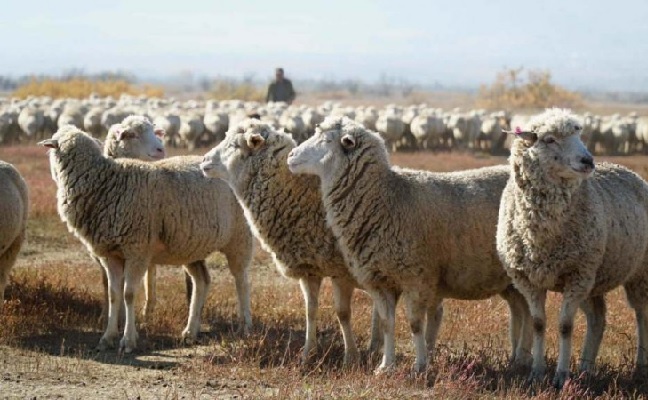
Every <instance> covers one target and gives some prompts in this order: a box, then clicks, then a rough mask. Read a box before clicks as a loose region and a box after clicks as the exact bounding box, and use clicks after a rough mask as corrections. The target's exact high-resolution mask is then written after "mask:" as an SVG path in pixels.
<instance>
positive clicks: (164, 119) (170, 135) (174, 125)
mask: <svg viewBox="0 0 648 400" xmlns="http://www.w3.org/2000/svg"><path fill="white" fill-rule="evenodd" d="M153 124H154V125H155V126H156V127H157V128H160V129H162V130H163V131H164V144H165V145H167V146H168V145H172V146H174V147H175V146H176V145H177V144H176V141H177V139H178V132H179V131H180V117H179V116H178V115H176V114H175V113H173V112H171V111H167V112H165V113H162V114H161V115H158V116H156V117H155V118H154V119H153Z"/></svg>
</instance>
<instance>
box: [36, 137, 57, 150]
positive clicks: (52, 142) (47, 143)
mask: <svg viewBox="0 0 648 400" xmlns="http://www.w3.org/2000/svg"><path fill="white" fill-rule="evenodd" d="M38 145H39V146H43V147H47V148H50V149H58V148H59V143H58V140H56V139H45V140H43V141H41V142H38Z"/></svg>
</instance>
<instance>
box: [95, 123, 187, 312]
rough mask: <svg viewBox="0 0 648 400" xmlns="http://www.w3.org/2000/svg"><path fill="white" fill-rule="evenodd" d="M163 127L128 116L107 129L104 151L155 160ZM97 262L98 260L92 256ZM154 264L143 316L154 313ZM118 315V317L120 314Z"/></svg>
mask: <svg viewBox="0 0 648 400" xmlns="http://www.w3.org/2000/svg"><path fill="white" fill-rule="evenodd" d="M163 136H164V131H162V130H160V129H154V128H153V125H152V124H151V122H150V121H149V120H148V119H147V118H146V117H144V116H130V117H127V118H126V119H124V121H123V122H122V123H120V124H115V125H113V126H111V127H110V129H109V130H108V135H107V136H106V140H105V142H104V144H103V153H104V155H105V156H106V157H109V158H113V159H117V158H134V159H138V160H142V161H156V160H161V159H163V158H164V157H165V155H166V153H165V150H164V144H163V143H162V140H161V137H163ZM95 261H97V263H98V264H99V266H101V262H100V260H99V259H95ZM101 269H102V272H103V274H102V278H103V279H102V283H103V288H104V298H103V299H104V301H103V304H102V308H101V316H100V317H99V321H100V323H106V322H108V305H109V299H108V275H106V273H105V270H104V269H103V267H102V268H101ZM155 274H156V270H155V265H154V264H151V265H149V266H148V269H147V271H146V286H145V289H146V291H145V301H144V308H143V312H142V317H143V318H144V319H146V318H147V317H149V316H150V315H151V314H152V313H153V309H154V308H155V304H156V291H155ZM186 278H188V279H187V289H188V290H187V293H188V294H190V293H191V286H190V282H191V278H190V277H189V275H186ZM120 319H121V318H120Z"/></svg>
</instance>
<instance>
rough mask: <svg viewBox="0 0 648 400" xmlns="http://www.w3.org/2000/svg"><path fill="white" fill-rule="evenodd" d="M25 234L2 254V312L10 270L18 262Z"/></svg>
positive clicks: (0, 263) (0, 261) (0, 289)
mask: <svg viewBox="0 0 648 400" xmlns="http://www.w3.org/2000/svg"><path fill="white" fill-rule="evenodd" d="M22 241H23V235H20V236H19V237H18V238H17V239H15V240H14V241H13V243H11V245H10V246H9V248H7V249H6V250H5V252H4V253H2V254H0V312H1V311H2V308H3V304H4V293H5V288H6V287H7V283H8V282H9V272H10V271H11V268H12V267H13V265H14V264H15V263H16V259H17V258H18V253H19V252H20V248H21V246H22Z"/></svg>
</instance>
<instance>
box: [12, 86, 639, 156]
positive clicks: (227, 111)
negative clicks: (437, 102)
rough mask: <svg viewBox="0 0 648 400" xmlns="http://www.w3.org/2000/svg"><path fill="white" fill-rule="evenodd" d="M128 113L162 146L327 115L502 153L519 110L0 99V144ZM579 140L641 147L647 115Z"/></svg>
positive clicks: (607, 149) (586, 123)
mask: <svg viewBox="0 0 648 400" xmlns="http://www.w3.org/2000/svg"><path fill="white" fill-rule="evenodd" d="M129 115H145V116H148V117H149V118H150V119H151V121H152V122H153V123H154V124H155V125H156V126H157V127H159V128H161V129H164V130H165V132H166V136H165V143H166V144H167V145H168V146H174V147H185V148H189V149H190V150H192V149H194V148H196V147H206V146H207V147H208V146H212V145H214V144H215V143H218V142H220V141H221V140H222V139H223V138H224V136H225V132H227V131H228V129H229V127H235V126H236V125H237V124H238V123H239V122H240V121H242V120H243V119H245V118H247V117H250V116H254V117H256V118H259V119H261V120H262V121H264V122H265V123H267V124H269V125H271V126H272V127H273V128H275V129H282V130H284V131H285V132H288V133H290V134H291V135H292V137H293V139H294V140H295V141H297V143H301V142H303V141H304V140H306V139H307V138H308V137H310V136H312V135H313V133H314V132H315V129H316V126H317V124H319V123H321V122H322V121H323V120H324V118H326V117H327V116H338V117H341V116H346V117H348V118H350V119H352V120H355V121H357V122H359V123H361V124H362V125H363V126H364V127H365V128H367V129H370V130H373V131H376V132H378V133H380V135H381V136H382V138H383V139H384V140H385V142H386V143H387V146H388V148H389V149H390V151H397V150H416V149H421V150H424V149H428V150H453V149H454V150H468V151H475V152H490V153H492V154H502V153H506V152H507V149H508V148H510V144H511V141H510V138H508V137H507V136H506V135H503V134H502V129H509V128H510V127H511V126H521V125H523V124H524V123H525V122H526V121H527V120H528V119H529V116H526V115H512V114H511V113H510V112H507V111H497V112H490V113H489V112H486V111H485V110H471V111H465V112H464V111H462V110H460V109H453V110H446V111H444V110H442V109H440V108H431V107H429V106H427V105H426V104H420V105H415V106H408V107H400V106H396V105H387V106H385V107H383V108H381V109H379V108H376V107H371V106H370V107H344V106H342V105H341V104H339V103H333V102H325V103H324V104H321V105H319V106H317V107H309V106H305V105H301V106H289V105H287V104H285V103H268V104H261V103H258V102H244V101H240V100H225V101H214V100H208V101H196V100H189V101H185V102H180V101H176V100H174V99H172V98H170V99H160V98H146V97H143V96H139V97H134V96H128V95H123V96H122V97H120V98H119V99H113V98H111V97H106V98H100V97H97V96H90V97H89V98H86V99H81V100H78V99H62V98H61V99H51V98H49V97H33V98H28V99H25V100H19V99H16V98H11V99H7V98H0V144H12V143H16V142H19V141H21V140H29V139H33V138H36V139H42V138H45V137H49V136H51V134H53V133H54V132H56V131H57V130H58V128H60V127H62V126H64V125H67V124H71V125H74V126H76V127H77V128H79V129H82V130H84V131H85V132H88V133H90V134H92V135H93V136H95V137H103V136H105V134H106V133H107V131H108V129H109V128H110V127H111V126H112V125H114V124H116V123H119V122H121V121H122V120H123V119H124V118H126V117H127V116H129ZM582 117H583V132H582V138H583V140H584V141H585V143H586V144H587V147H588V149H589V150H590V152H592V153H596V154H609V155H617V154H632V153H638V152H640V153H648V117H639V116H637V114H636V113H630V114H628V115H627V116H622V115H620V114H614V115H609V116H596V115H592V114H590V113H585V114H584V115H583V116H582Z"/></svg>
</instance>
